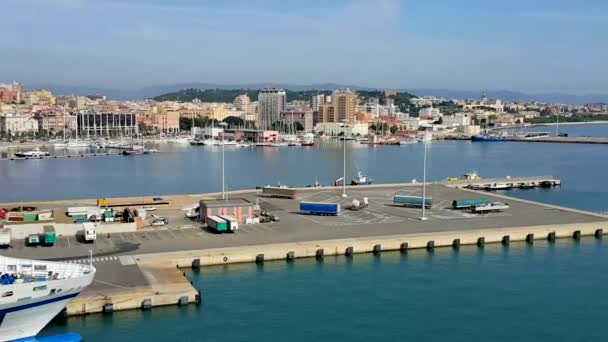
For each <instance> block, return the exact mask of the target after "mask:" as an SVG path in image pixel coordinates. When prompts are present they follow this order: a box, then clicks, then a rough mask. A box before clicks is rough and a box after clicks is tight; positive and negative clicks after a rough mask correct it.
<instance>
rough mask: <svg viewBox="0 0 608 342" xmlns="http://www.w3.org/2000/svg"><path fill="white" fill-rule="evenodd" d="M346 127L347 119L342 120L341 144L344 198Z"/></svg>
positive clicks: (344, 192) (343, 191)
mask: <svg viewBox="0 0 608 342" xmlns="http://www.w3.org/2000/svg"><path fill="white" fill-rule="evenodd" d="M346 127H347V121H346V120H342V145H343V146H344V150H343V155H342V197H344V198H346V197H348V195H346Z"/></svg>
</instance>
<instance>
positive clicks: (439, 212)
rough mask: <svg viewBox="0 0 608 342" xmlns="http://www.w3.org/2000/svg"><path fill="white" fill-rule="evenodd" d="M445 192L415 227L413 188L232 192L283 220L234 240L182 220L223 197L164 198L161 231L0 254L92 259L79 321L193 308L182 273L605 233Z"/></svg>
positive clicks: (568, 219)
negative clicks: (287, 194)
mask: <svg viewBox="0 0 608 342" xmlns="http://www.w3.org/2000/svg"><path fill="white" fill-rule="evenodd" d="M511 179H512V178H511ZM539 179H541V178H539ZM542 179H545V180H546V179H548V178H542ZM551 179H552V178H551ZM501 180H502V181H505V180H506V179H501ZM537 180H538V179H537ZM481 181H488V180H481ZM447 183H452V182H446V183H435V184H429V185H428V186H427V187H426V191H427V196H430V197H432V198H433V206H432V208H430V209H428V210H426V212H425V218H426V219H425V220H420V217H421V215H422V212H421V210H420V209H419V208H407V207H403V206H398V205H395V204H393V197H394V196H395V195H412V196H420V195H421V194H422V187H421V185H420V184H412V183H408V184H389V185H373V186H354V187H347V195H348V197H347V198H343V197H342V189H341V188H336V187H321V188H302V189H298V190H297V195H296V199H295V200H294V199H280V198H268V197H263V196H260V195H261V193H260V191H255V190H248V191H235V192H230V193H228V196H229V198H244V199H246V200H248V201H249V202H251V203H257V205H258V206H259V209H260V210H264V211H269V212H271V213H272V214H273V215H277V216H278V217H280V221H279V222H271V223H258V224H241V225H239V229H238V231H237V232H235V233H233V234H215V233H214V232H213V231H211V230H209V229H207V228H206V227H204V226H203V225H201V223H200V222H198V221H196V220H193V219H189V218H186V217H185V215H184V214H185V211H184V208H185V207H192V205H194V204H196V203H198V202H199V201H200V200H201V199H203V198H204V199H217V198H218V197H220V196H221V194H201V195H176V196H162V195H161V196H159V197H162V201H163V203H165V204H162V205H157V206H156V207H157V208H156V210H155V211H154V214H155V215H159V216H165V217H168V218H169V222H170V224H168V225H166V226H162V227H151V226H144V227H142V228H141V229H138V230H137V231H135V232H123V233H112V234H106V235H98V237H97V240H96V241H95V243H94V244H84V243H82V242H79V241H77V240H76V239H74V237H70V236H59V237H58V240H57V243H56V245H55V246H54V247H45V248H42V247H38V248H32V247H27V246H25V244H24V241H23V239H17V240H13V241H12V246H11V248H9V249H6V250H3V251H2V252H0V253H2V254H3V255H7V256H13V257H20V258H31V259H46V260H63V261H66V260H67V261H69V262H76V263H85V262H88V255H89V250H92V251H93V255H94V258H93V263H94V265H95V266H96V267H97V270H98V273H97V274H96V277H95V281H94V283H93V284H92V285H91V286H90V287H89V288H87V289H86V290H85V291H84V292H83V293H82V294H81V296H80V297H78V298H77V299H76V300H75V301H73V302H72V303H70V305H69V306H68V310H67V314H69V315H78V314H87V313H96V312H112V311H117V310H124V309H147V308H150V307H154V306H158V305H184V304H185V303H193V302H196V301H198V300H199V299H200V295H199V293H198V291H197V289H195V288H194V287H192V285H191V284H190V282H189V280H188V279H186V278H185V277H184V276H183V274H182V273H181V271H180V270H179V268H190V267H194V268H198V267H204V266H207V265H222V264H231V263H243V262H251V263H253V262H256V263H258V264H264V263H265V262H267V261H269V260H283V261H285V262H294V261H295V260H297V259H298V258H303V257H316V258H319V259H322V258H324V257H325V256H332V255H347V256H350V257H354V258H356V255H357V254H358V253H382V252H385V251H391V250H400V251H402V252H406V251H408V250H409V249H412V248H421V249H428V250H429V251H432V250H434V249H436V248H442V247H450V248H458V247H460V246H464V245H477V246H479V248H482V247H483V246H485V245H487V244H491V243H502V244H505V245H508V244H509V243H513V242H515V241H527V242H528V243H533V241H534V240H539V239H540V240H545V241H547V240H549V241H553V240H555V239H560V238H568V239H575V240H576V239H580V238H581V237H583V236H595V237H596V238H601V237H602V236H603V235H604V232H608V216H606V215H601V214H596V213H591V212H586V211H582V210H576V209H571V208H564V207H560V206H555V205H549V204H542V203H538V202H533V201H528V200H522V199H516V198H511V197H507V196H502V195H499V194H496V193H490V192H482V191H475V190H470V189H462V188H460V187H459V186H457V185H455V184H447ZM448 185H449V186H448ZM521 191H525V190H521ZM364 197H366V198H368V200H369V206H368V207H366V208H364V209H363V210H359V211H355V210H349V209H348V207H349V206H350V204H351V201H352V200H353V199H359V200H361V199H362V198H364ZM220 198H221V197H220ZM471 198H485V199H487V200H489V201H493V202H494V201H496V202H503V203H508V204H509V209H507V210H504V211H501V212H495V213H487V214H476V213H472V212H471V211H466V210H455V209H453V208H452V206H451V203H452V201H453V200H455V199H471ZM302 200H305V201H316V202H332V203H340V204H341V205H342V208H343V211H342V213H341V214H340V215H339V216H315V215H301V214H299V213H298V204H299V201H302ZM108 201H110V202H111V203H123V204H124V203H130V204H133V203H139V204H141V203H144V204H145V203H149V201H154V198H152V197H133V198H126V199H110V198H108ZM95 203H96V201H95V200H69V201H54V202H39V203H28V205H32V206H35V207H38V208H44V209H54V208H58V209H57V210H62V209H61V208H65V207H66V206H83V205H85V206H86V205H95ZM11 205H20V204H6V203H5V204H0V208H3V207H10V206H11ZM296 262H297V261H296Z"/></svg>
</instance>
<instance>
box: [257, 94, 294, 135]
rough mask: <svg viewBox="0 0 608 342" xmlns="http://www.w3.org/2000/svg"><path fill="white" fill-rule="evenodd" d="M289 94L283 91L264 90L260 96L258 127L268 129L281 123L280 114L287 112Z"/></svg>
mask: <svg viewBox="0 0 608 342" xmlns="http://www.w3.org/2000/svg"><path fill="white" fill-rule="evenodd" d="M286 99H287V93H286V92H285V90H283V89H278V88H264V89H262V90H260V93H259V94H258V107H259V108H258V111H259V112H258V127H260V128H262V129H267V128H270V127H272V124H273V123H275V122H277V121H279V115H280V113H281V112H282V111H283V110H285V103H286Z"/></svg>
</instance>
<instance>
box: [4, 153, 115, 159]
mask: <svg viewBox="0 0 608 342" xmlns="http://www.w3.org/2000/svg"><path fill="white" fill-rule="evenodd" d="M121 155H122V152H99V153H73V154H57V155H50V156H40V157H15V156H12V157H6V158H0V160H34V159H63V158H87V157H101V156H121Z"/></svg>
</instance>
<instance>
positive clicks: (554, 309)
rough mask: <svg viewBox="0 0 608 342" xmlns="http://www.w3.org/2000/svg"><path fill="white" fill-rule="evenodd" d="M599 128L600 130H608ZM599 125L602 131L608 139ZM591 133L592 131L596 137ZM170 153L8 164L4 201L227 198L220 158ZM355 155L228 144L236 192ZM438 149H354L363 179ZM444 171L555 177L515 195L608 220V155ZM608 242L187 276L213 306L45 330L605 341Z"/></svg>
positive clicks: (194, 336) (479, 154) (480, 158)
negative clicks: (557, 184) (215, 194)
mask: <svg viewBox="0 0 608 342" xmlns="http://www.w3.org/2000/svg"><path fill="white" fill-rule="evenodd" d="M570 127H575V128H574V129H575V131H576V132H577V134H579V135H586V134H585V127H591V128H588V129H589V130H591V131H590V132H592V133H593V134H594V135H597V134H599V133H598V132H597V130H598V129H599V130H601V129H602V127H603V135H605V136H608V125H594V126H592V125H588V126H587V125H585V126H563V127H560V132H563V133H566V132H567V129H570ZM598 127H599V128H598ZM587 135H591V133H589V134H587ZM160 149H161V150H163V151H164V153H159V154H155V155H145V156H132V157H100V158H87V159H56V160H28V161H5V162H0V180H2V184H0V186H1V189H2V191H0V201H27V200H36V199H57V198H66V199H67V198H96V197H111V196H134V195H153V194H176V193H201V192H209V191H218V190H219V189H220V188H221V183H220V181H221V169H220V167H219V165H220V164H219V163H220V160H221V154H220V149H219V148H213V147H191V146H174V145H163V146H161V147H160ZM342 153H343V151H342V145H340V144H339V143H331V142H330V143H322V144H319V145H317V146H315V147H313V148H302V147H297V148H296V147H293V148H288V147H286V148H275V149H269V148H264V149H236V148H234V149H231V148H226V175H227V177H226V179H227V188H228V189H229V190H230V189H243V188H252V187H255V186H258V185H265V184H276V183H278V182H280V183H281V184H288V185H306V184H311V183H313V182H314V181H315V180H318V181H319V182H321V183H325V184H330V183H332V182H333V181H334V180H335V179H336V178H338V177H340V176H341V173H342ZM422 155H423V146H422V145H421V144H418V145H407V146H378V147H371V146H365V145H360V144H356V143H349V144H348V145H347V171H348V175H347V178H351V177H354V175H355V171H356V170H357V169H361V170H363V171H365V172H366V173H368V174H369V175H370V176H371V177H373V178H375V181H376V182H379V183H382V182H408V181H411V180H412V179H414V178H415V179H418V180H420V179H421V178H422ZM428 156H429V158H428V174H429V179H431V180H441V179H445V178H447V177H449V176H458V175H461V174H463V173H466V172H470V171H476V172H477V173H478V174H480V175H481V176H484V177H492V176H507V175H509V176H538V175H552V176H555V177H558V178H560V179H561V180H562V182H563V185H562V187H561V188H556V189H538V190H513V191H508V192H506V194H508V195H511V196H517V197H521V198H527V199H532V200H535V201H541V202H546V203H553V204H558V205H564V206H569V207H574V208H579V209H583V210H590V211H596V212H606V211H608V177H606V170H607V169H608V145H581V144H544V143H536V144H531V143H517V142H499V143H472V142H469V141H457V142H453V141H450V142H433V143H432V144H430V145H429V146H428ZM607 264H608V253H607V251H606V246H605V242H604V241H602V240H595V239H592V238H586V239H583V240H582V241H580V242H578V243H577V242H574V241H567V240H558V241H557V242H556V243H555V244H549V243H542V242H538V243H535V244H534V245H533V246H528V245H525V244H523V243H522V244H519V243H514V244H511V245H510V246H509V247H507V248H505V247H502V246H500V245H486V246H485V248H483V249H477V248H475V247H463V248H461V249H460V250H457V251H454V250H452V249H438V250H435V251H434V252H432V253H429V252H426V251H410V252H409V253H407V254H401V253H397V252H391V253H382V254H381V255H380V256H373V255H356V256H354V257H353V258H346V257H327V258H326V259H325V260H324V261H322V262H319V261H316V260H314V259H299V260H296V261H295V262H293V263H285V262H271V263H266V264H265V265H263V266H256V265H253V264H246V265H228V266H222V267H210V268H203V269H201V270H200V272H193V271H187V275H188V277H189V278H190V279H191V280H192V281H193V283H194V285H195V286H196V287H197V288H199V289H200V290H201V291H202V295H203V303H202V304H201V305H191V306H188V307H181V308H180V307H166V308H155V309H153V310H151V311H149V312H140V311H130V312H117V313H114V314H112V315H90V316H85V317H73V318H69V319H67V320H58V321H55V322H54V323H52V324H51V325H50V326H49V327H47V328H46V329H45V330H44V332H43V334H45V335H52V334H59V333H63V332H68V331H69V332H77V333H80V334H81V335H83V336H84V338H85V341H114V342H118V341H135V340H141V341H143V340H146V341H167V340H175V341H269V340H272V341H274V340H290V341H310V340H316V341H336V340H340V341H341V340H352V341H368V340H370V339H376V340H382V341H384V340H406V341H407V340H420V341H446V340H456V341H465V340H469V341H480V340H484V341H603V340H606V339H607V338H608V332H606V331H605V330H604V329H603V323H604V320H605V319H604V315H605V314H606V312H608V298H607V297H606V296H604V295H603V293H604V292H605V291H604V290H605V284H606V283H608V272H606V271H607V270H608V269H607V267H606V265H607Z"/></svg>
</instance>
